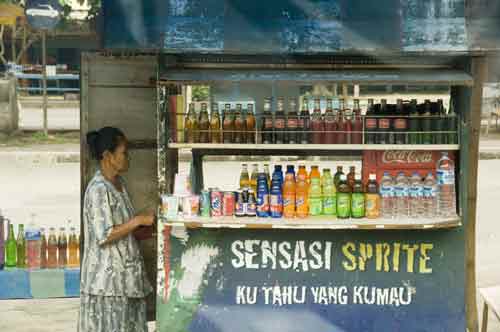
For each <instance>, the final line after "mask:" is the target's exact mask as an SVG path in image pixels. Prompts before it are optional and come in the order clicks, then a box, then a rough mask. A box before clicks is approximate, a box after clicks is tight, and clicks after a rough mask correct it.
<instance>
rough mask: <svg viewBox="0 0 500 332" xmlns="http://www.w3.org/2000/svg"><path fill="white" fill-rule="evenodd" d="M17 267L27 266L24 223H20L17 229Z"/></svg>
mask: <svg viewBox="0 0 500 332" xmlns="http://www.w3.org/2000/svg"><path fill="white" fill-rule="evenodd" d="M16 243H17V265H16V266H17V267H18V268H25V267H26V238H25V235H24V225H23V224H19V227H18V230H17V241H16Z"/></svg>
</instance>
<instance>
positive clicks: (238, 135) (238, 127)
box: [233, 104, 247, 144]
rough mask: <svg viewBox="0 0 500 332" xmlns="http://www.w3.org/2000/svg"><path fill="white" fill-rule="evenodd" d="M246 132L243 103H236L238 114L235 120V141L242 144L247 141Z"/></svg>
mask: <svg viewBox="0 0 500 332" xmlns="http://www.w3.org/2000/svg"><path fill="white" fill-rule="evenodd" d="M246 132H247V125H246V120H245V114H243V108H242V106H241V104H236V114H235V120H234V135H233V137H234V143H236V144H241V143H246Z"/></svg>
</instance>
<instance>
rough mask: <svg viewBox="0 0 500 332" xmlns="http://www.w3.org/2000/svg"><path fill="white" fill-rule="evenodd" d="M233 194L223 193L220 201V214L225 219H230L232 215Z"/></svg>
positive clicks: (229, 192) (230, 192)
mask: <svg viewBox="0 0 500 332" xmlns="http://www.w3.org/2000/svg"><path fill="white" fill-rule="evenodd" d="M234 206H235V200H234V192H232V191H226V192H224V197H223V200H222V211H223V212H222V214H223V215H224V216H226V217H232V216H233V215H234Z"/></svg>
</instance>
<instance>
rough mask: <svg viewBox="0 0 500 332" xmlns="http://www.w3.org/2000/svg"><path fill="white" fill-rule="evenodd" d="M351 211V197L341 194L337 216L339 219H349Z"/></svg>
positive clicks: (338, 197) (338, 200)
mask: <svg viewBox="0 0 500 332" xmlns="http://www.w3.org/2000/svg"><path fill="white" fill-rule="evenodd" d="M350 210H351V195H349V194H344V193H342V194H339V195H337V215H338V216H339V217H349V214H350Z"/></svg>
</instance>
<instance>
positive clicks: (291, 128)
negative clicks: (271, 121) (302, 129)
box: [286, 98, 300, 144]
mask: <svg viewBox="0 0 500 332" xmlns="http://www.w3.org/2000/svg"><path fill="white" fill-rule="evenodd" d="M289 105H290V106H289V108H288V114H287V119H286V131H287V132H286V143H288V144H297V143H299V142H300V137H299V135H297V134H298V132H297V128H298V125H299V118H298V114H297V101H296V100H295V98H291V99H290V103H289Z"/></svg>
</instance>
